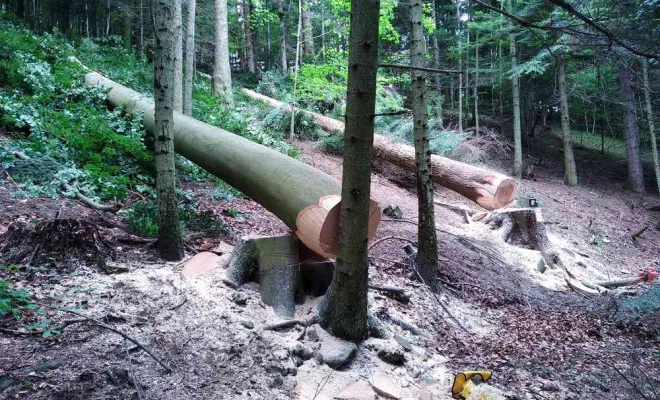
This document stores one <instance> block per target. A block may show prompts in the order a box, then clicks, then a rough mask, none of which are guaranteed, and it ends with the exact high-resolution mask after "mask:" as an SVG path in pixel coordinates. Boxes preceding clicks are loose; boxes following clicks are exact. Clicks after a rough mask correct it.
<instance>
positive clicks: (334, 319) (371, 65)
mask: <svg viewBox="0 0 660 400" xmlns="http://www.w3.org/2000/svg"><path fill="white" fill-rule="evenodd" d="M379 5H380V1H379V0H352V1H351V27H350V43H349V49H348V66H349V67H348V90H347V93H346V130H345V133H344V143H345V144H344V168H343V171H342V192H341V210H340V215H339V234H338V238H339V247H338V251H337V262H336V267H335V271H334V275H333V278H332V283H331V284H330V287H329V288H328V291H327V292H326V294H325V297H324V299H323V301H322V302H321V304H320V305H319V314H320V317H321V325H322V326H323V327H325V328H326V329H329V330H330V332H332V333H333V334H334V335H337V336H340V337H343V338H346V339H350V340H361V339H365V338H366V337H367V334H368V329H367V311H368V304H367V281H368V277H369V266H368V260H367V226H368V220H369V194H370V185H371V157H372V142H373V136H374V114H375V110H376V65H377V60H378V24H379V19H380V15H379V14H380V12H379V11H380V7H379Z"/></svg>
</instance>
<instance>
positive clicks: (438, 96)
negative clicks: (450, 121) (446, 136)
mask: <svg viewBox="0 0 660 400" xmlns="http://www.w3.org/2000/svg"><path fill="white" fill-rule="evenodd" d="M435 3H436V0H432V1H431V20H432V21H433V35H432V36H431V40H432V42H431V43H432V44H433V65H434V66H435V67H436V68H438V69H439V68H440V44H439V43H438V19H437V15H436V10H435V7H436V4H435ZM441 81H442V80H441V78H440V75H439V74H436V75H435V112H436V118H437V119H438V125H439V127H440V129H443V128H444V124H443V121H442V103H443V102H444V98H443V97H442V88H441Z"/></svg>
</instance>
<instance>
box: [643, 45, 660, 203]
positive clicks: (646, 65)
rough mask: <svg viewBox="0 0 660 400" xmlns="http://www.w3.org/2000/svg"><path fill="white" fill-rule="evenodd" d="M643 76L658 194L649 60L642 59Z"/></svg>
mask: <svg viewBox="0 0 660 400" xmlns="http://www.w3.org/2000/svg"><path fill="white" fill-rule="evenodd" d="M642 74H643V75H644V99H645V102H646V117H647V118H648V120H649V135H650V137H651V151H652V152H653V167H654V169H655V180H656V186H657V188H658V192H660V162H658V142H657V138H656V136H655V124H654V121H653V107H651V86H650V85H651V84H650V83H649V60H647V59H646V58H644V59H642Z"/></svg>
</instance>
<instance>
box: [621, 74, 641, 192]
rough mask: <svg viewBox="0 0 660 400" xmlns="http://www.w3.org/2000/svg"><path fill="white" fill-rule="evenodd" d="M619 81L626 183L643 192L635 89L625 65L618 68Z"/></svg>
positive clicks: (634, 189) (635, 190) (636, 190)
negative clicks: (621, 94)
mask: <svg viewBox="0 0 660 400" xmlns="http://www.w3.org/2000/svg"><path fill="white" fill-rule="evenodd" d="M619 82H620V84H621V91H622V93H623V131H624V137H625V140H626V160H627V162H628V185H629V186H630V188H631V189H632V190H633V191H634V192H643V191H644V173H643V171H642V161H641V159H640V151H639V127H638V126H637V120H636V119H635V90H634V88H633V80H632V76H631V74H630V69H628V66H627V65H623V66H621V67H620V68H619Z"/></svg>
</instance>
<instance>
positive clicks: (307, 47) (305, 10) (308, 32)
mask: <svg viewBox="0 0 660 400" xmlns="http://www.w3.org/2000/svg"><path fill="white" fill-rule="evenodd" d="M302 29H303V49H304V53H305V56H313V55H314V27H313V25H312V5H311V3H310V0H304V1H303V3H302Z"/></svg>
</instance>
